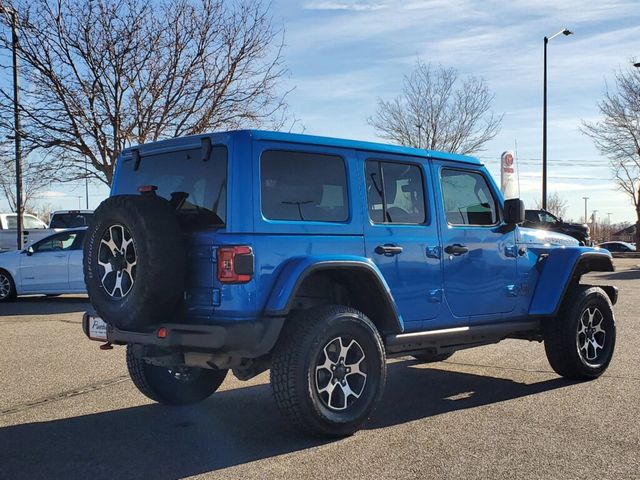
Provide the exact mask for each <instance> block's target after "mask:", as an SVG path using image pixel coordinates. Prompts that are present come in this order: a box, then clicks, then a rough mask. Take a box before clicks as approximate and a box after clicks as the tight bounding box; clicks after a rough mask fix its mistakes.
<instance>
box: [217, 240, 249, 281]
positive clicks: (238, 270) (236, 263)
mask: <svg viewBox="0 0 640 480" xmlns="http://www.w3.org/2000/svg"><path fill="white" fill-rule="evenodd" d="M217 259H218V267H217V270H218V280H220V282H221V283H247V282H249V281H250V280H251V278H252V277H253V250H252V249H251V247H248V246H244V245H242V246H234V247H218V254H217Z"/></svg>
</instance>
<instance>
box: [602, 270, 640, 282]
mask: <svg viewBox="0 0 640 480" xmlns="http://www.w3.org/2000/svg"><path fill="white" fill-rule="evenodd" d="M599 278H604V279H607V280H637V279H639V278H640V269H638V268H633V269H629V270H620V271H619V272H613V273H607V274H604V275H599Z"/></svg>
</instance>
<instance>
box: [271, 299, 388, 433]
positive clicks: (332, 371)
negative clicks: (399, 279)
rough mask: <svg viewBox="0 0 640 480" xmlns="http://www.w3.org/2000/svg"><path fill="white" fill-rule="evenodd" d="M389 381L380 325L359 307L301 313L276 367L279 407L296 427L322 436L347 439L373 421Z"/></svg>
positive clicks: (289, 327) (289, 326)
mask: <svg viewBox="0 0 640 480" xmlns="http://www.w3.org/2000/svg"><path fill="white" fill-rule="evenodd" d="M385 379H386V362H385V353H384V346H383V344H382V339H381V338H380V334H379V333H378V330H377V329H376V327H375V325H374V324H373V323H372V322H371V321H370V320H369V319H368V318H367V317H366V316H365V315H364V314H363V313H362V312H359V311H357V310H355V309H353V308H349V307H344V306H338V305H331V306H325V307H320V308H315V309H311V310H306V311H301V312H298V313H297V314H295V315H292V316H291V317H290V318H289V319H288V320H287V323H286V325H285V328H284V330H283V332H282V335H281V337H280V340H279V341H278V345H277V346H276V350H275V351H274V357H273V363H272V366H271V385H272V388H273V392H274V396H275V400H276V404H277V405H278V407H279V409H280V410H281V412H282V413H283V414H284V415H285V416H286V417H288V418H289V419H290V420H291V421H292V422H293V423H294V425H296V426H297V427H298V428H299V429H301V430H302V431H304V432H306V433H310V434H312V435H317V436H332V437H339V436H346V435H351V434H353V433H354V432H356V431H357V430H358V429H359V428H360V426H361V425H362V423H363V422H364V421H365V420H367V418H369V416H370V415H371V413H372V412H373V409H374V408H375V406H376V404H377V403H378V401H379V400H380V397H381V395H382V392H383V389H384V384H385Z"/></svg>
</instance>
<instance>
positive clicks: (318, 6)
mask: <svg viewBox="0 0 640 480" xmlns="http://www.w3.org/2000/svg"><path fill="white" fill-rule="evenodd" d="M387 7H388V5H384V4H382V3H366V2H310V3H306V4H305V5H304V6H303V8H304V9H305V10H350V11H354V12H368V11H375V10H382V9H385V8H387Z"/></svg>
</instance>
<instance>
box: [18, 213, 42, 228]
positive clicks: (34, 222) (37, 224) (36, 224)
mask: <svg viewBox="0 0 640 480" xmlns="http://www.w3.org/2000/svg"><path fill="white" fill-rule="evenodd" d="M22 223H23V227H24V228H25V229H27V230H35V229H40V228H47V226H46V225H44V224H43V223H42V222H41V221H40V220H38V219H37V218H36V217H32V216H31V215H23V217H22ZM16 228H17V225H16Z"/></svg>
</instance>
